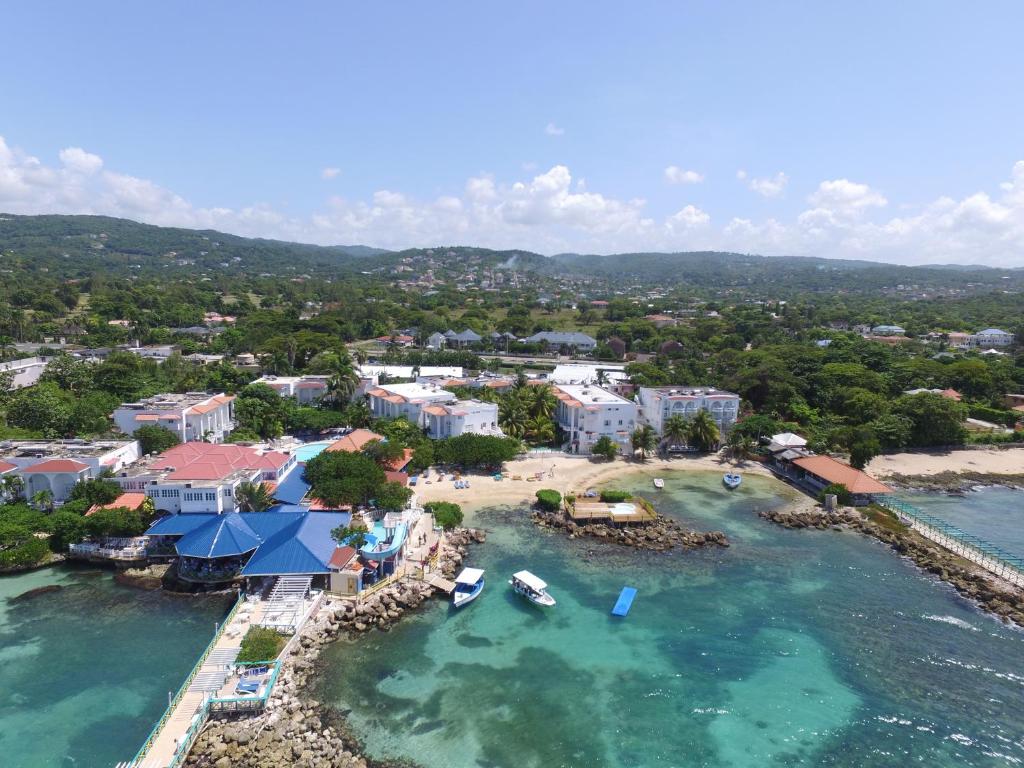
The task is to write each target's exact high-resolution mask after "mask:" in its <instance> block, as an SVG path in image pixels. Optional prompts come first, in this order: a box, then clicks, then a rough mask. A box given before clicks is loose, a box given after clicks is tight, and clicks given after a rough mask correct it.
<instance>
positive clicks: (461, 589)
mask: <svg viewBox="0 0 1024 768" xmlns="http://www.w3.org/2000/svg"><path fill="white" fill-rule="evenodd" d="M483 591H484V572H483V571H482V570H481V569H479V568H463V569H462V572H461V573H460V574H459V575H458V576H456V577H455V590H454V591H453V592H452V605H454V606H455V607H456V608H461V607H462V606H464V605H466V604H467V603H472V602H473V601H474V600H476V599H477V598H478V597H480V593H481V592H483Z"/></svg>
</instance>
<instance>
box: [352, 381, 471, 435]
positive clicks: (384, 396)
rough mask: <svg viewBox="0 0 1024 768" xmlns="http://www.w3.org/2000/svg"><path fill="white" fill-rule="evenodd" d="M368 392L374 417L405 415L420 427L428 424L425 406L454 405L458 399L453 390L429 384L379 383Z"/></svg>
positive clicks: (387, 417)
mask: <svg viewBox="0 0 1024 768" xmlns="http://www.w3.org/2000/svg"><path fill="white" fill-rule="evenodd" d="M366 394H367V395H368V396H369V398H370V412H371V413H372V414H373V416H374V418H378V419H397V418H398V417H400V416H404V417H405V418H407V419H408V420H409V421H411V422H412V423H413V424H416V425H417V426H420V427H425V426H427V420H426V414H425V413H424V412H423V408H424V407H425V406H428V405H454V404H455V402H456V401H457V399H458V398H456V397H455V395H453V394H452V393H451V392H448V391H447V390H444V389H441V388H440V387H437V386H434V385H429V384H378V385H377V386H376V387H374V388H373V389H371V390H370V391H369V392H367V393H366Z"/></svg>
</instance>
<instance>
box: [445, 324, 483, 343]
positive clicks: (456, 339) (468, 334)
mask: <svg viewBox="0 0 1024 768" xmlns="http://www.w3.org/2000/svg"><path fill="white" fill-rule="evenodd" d="M481 341H483V336H481V335H480V334H479V333H476V332H475V331H472V330H470V329H469V328H466V329H465V330H464V331H461V332H459V333H456V334H455V335H454V336H453V337H451V338H450V339H448V344H449V345H450V346H453V347H475V346H476V345H477V344H479V343H480V342H481Z"/></svg>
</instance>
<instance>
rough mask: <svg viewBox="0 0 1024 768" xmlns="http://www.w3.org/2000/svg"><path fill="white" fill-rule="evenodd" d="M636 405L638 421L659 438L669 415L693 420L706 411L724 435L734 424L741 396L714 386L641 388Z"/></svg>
mask: <svg viewBox="0 0 1024 768" xmlns="http://www.w3.org/2000/svg"><path fill="white" fill-rule="evenodd" d="M637 404H638V405H639V407H640V421H641V422H642V423H644V424H649V425H650V426H651V427H653V428H654V431H655V432H657V433H658V434H659V435H660V434H661V433H662V431H663V428H664V424H665V420H666V419H668V417H669V416H677V415H678V416H682V417H684V418H686V419H692V418H693V417H694V416H696V415H697V413H698V412H699V411H707V412H708V413H710V414H711V417H712V418H713V419H714V420H715V424H717V425H718V430H719V432H721V433H722V435H723V436H724V435H725V434H726V433H727V432H728V431H729V430H730V429H731V428H732V425H733V424H735V423H736V417H737V416H738V415H739V408H740V396H739V395H737V394H735V393H733V392H726V391H724V390H721V389H714V388H713V387H640V391H639V394H638V395H637Z"/></svg>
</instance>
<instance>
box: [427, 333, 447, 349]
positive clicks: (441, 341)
mask: <svg viewBox="0 0 1024 768" xmlns="http://www.w3.org/2000/svg"><path fill="white" fill-rule="evenodd" d="M447 343H448V340H447V339H446V338H445V337H444V334H443V333H439V332H437V331H434V332H433V333H432V334H430V336H428V337H427V349H432V350H434V351H437V350H441V349H444V347H445V345H446V344H447Z"/></svg>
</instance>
